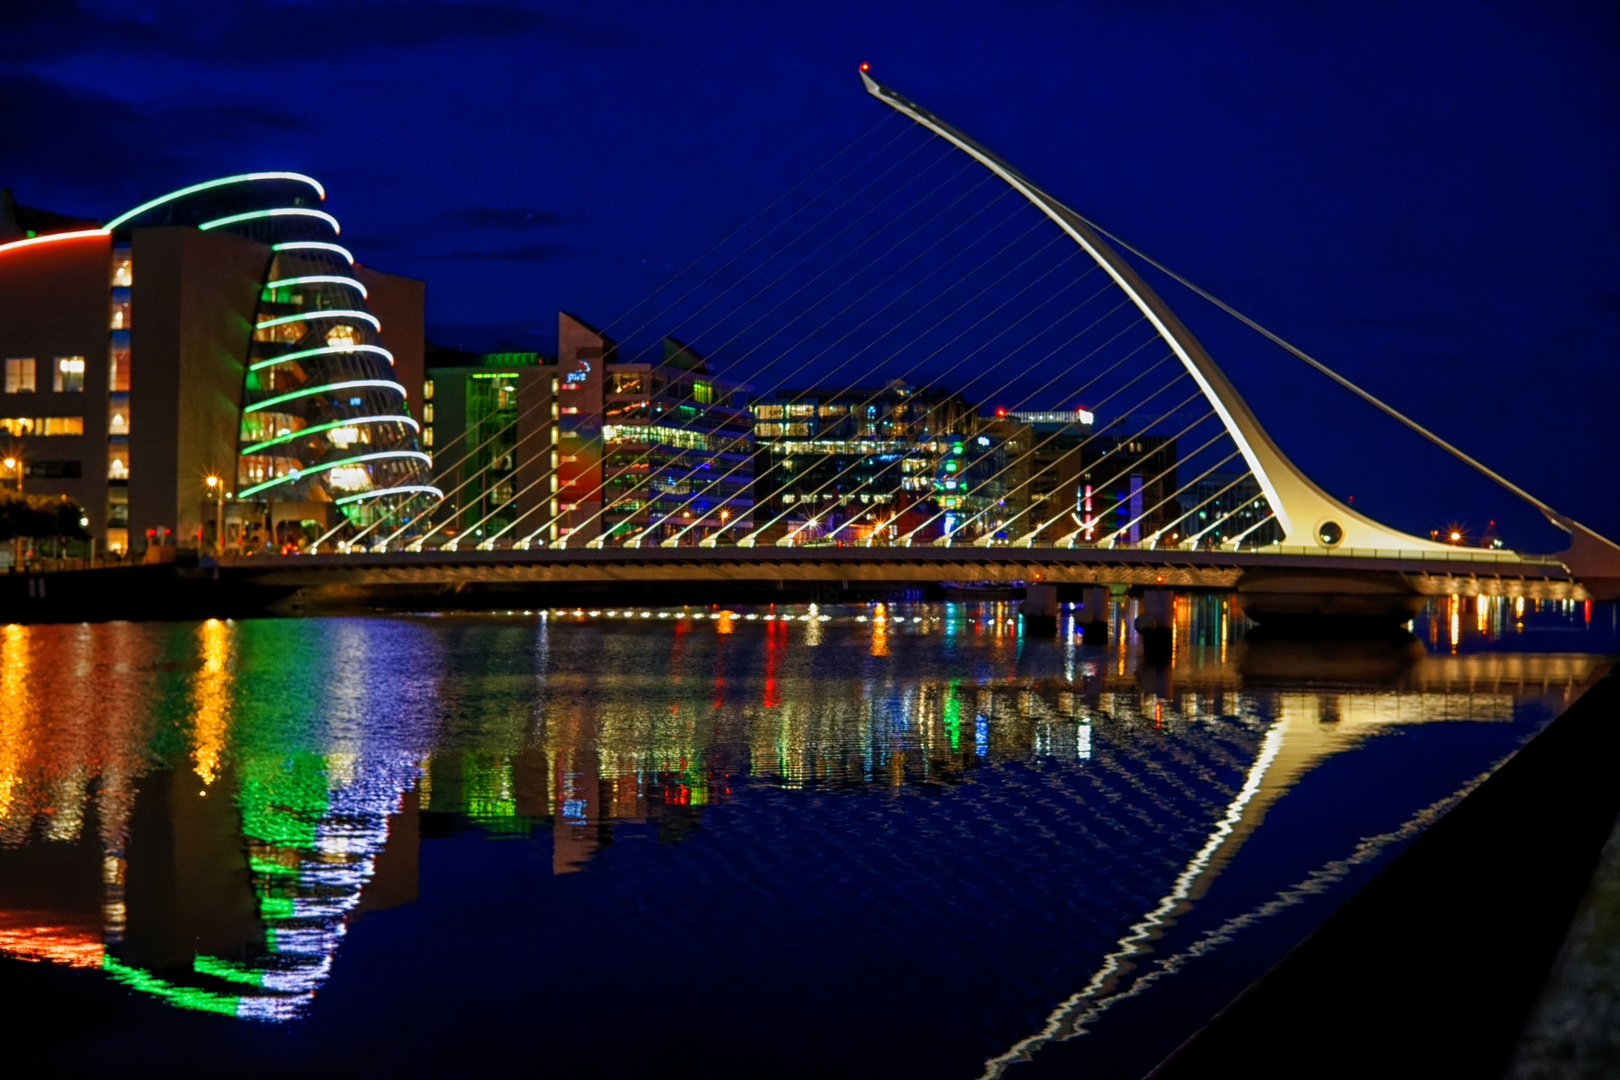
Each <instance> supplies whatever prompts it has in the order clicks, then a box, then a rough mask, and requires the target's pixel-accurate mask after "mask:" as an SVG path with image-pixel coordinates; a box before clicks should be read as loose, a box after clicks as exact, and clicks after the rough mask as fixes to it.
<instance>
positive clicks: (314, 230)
mask: <svg viewBox="0 0 1620 1080" xmlns="http://www.w3.org/2000/svg"><path fill="white" fill-rule="evenodd" d="M324 198H325V192H324V191H323V190H322V189H321V187H320V185H319V184H318V183H316V182H315V181H314V180H312V179H310V178H309V177H305V176H301V175H299V174H295V173H256V174H249V175H246V176H240V177H227V178H225V179H222V180H217V181H210V182H208V183H205V184H198V185H194V186H193V187H191V188H186V189H183V190H182V191H179V192H176V193H173V194H172V195H169V196H165V197H164V198H162V199H158V200H154V201H153V202H151V203H148V204H146V205H144V206H141V207H138V208H136V209H135V210H133V211H131V212H130V213H129V214H126V215H124V216H123V217H121V218H119V219H117V220H115V221H113V222H112V223H110V225H109V228H111V229H113V230H114V235H115V237H117V236H119V235H121V234H122V233H123V231H124V230H128V229H132V228H136V227H150V226H157V225H189V226H195V227H197V228H199V229H203V230H205V231H212V230H219V231H223V232H229V233H232V234H234V235H237V236H241V237H243V238H245V239H249V240H255V241H258V242H260V243H263V244H266V245H267V246H269V248H270V250H271V255H270V258H269V260H268V262H267V265H266V269H265V275H264V278H263V281H262V285H261V290H260V295H259V301H258V310H257V311H256V313H255V315H254V327H255V328H254V332H253V336H252V341H251V344H250V346H249V350H248V355H247V356H246V357H245V360H246V367H247V372H246V376H245V380H244V383H243V387H242V396H241V410H242V411H241V426H240V436H239V441H238V455H239V459H238V466H237V475H236V481H235V486H236V491H235V492H234V495H233V497H234V498H235V499H238V500H242V499H248V500H254V501H260V502H265V503H271V502H315V503H328V504H331V506H332V507H333V510H334V512H333V513H331V514H329V515H328V520H327V524H328V526H331V527H337V526H340V525H341V524H343V521H344V520H345V519H346V520H347V521H349V522H351V523H353V524H356V525H364V524H369V523H372V522H374V521H376V520H377V519H378V517H379V516H385V515H393V514H394V513H396V512H397V511H400V510H401V509H402V507H403V504H404V503H406V502H408V501H409V500H411V499H413V498H417V497H419V496H424V495H427V496H433V495H437V494H438V491H437V489H435V488H433V487H432V486H431V484H430V482H429V480H430V471H431V461H430V459H429V457H428V455H427V454H426V453H425V452H423V450H422V449H421V447H420V446H419V445H418V442H417V428H418V425H417V422H416V421H415V420H414V419H413V418H412V417H411V416H410V413H409V410H408V409H407V408H406V403H405V388H404V387H403V386H401V385H400V384H399V382H398V380H397V379H396V378H395V376H394V371H393V356H392V355H391V354H390V353H389V352H388V350H387V349H386V348H384V347H383V345H382V342H381V338H380V336H379V330H380V323H379V322H378V320H377V318H376V317H375V316H374V315H372V314H371V313H370V312H369V311H368V310H367V307H366V299H367V296H366V287H365V285H364V284H363V283H362V282H361V281H359V280H358V279H357V278H356V277H355V276H354V259H353V257H352V256H351V255H350V253H349V252H348V251H347V250H346V249H344V248H343V247H342V246H341V245H339V244H338V243H336V237H337V234H338V229H339V227H338V223H337V220H336V219H335V218H333V217H332V216H331V215H330V214H327V213H326V212H325V211H322V210H320V209H318V206H319V203H320V202H321V201H322V200H323V199H324ZM131 280H132V267H131V264H130V260H129V257H128V248H127V246H126V247H124V248H123V249H122V251H120V250H119V249H117V248H115V251H114V258H113V298H112V302H113V309H112V333H113V342H112V359H111V367H112V371H113V380H112V384H111V385H112V387H113V395H112V397H113V400H112V401H111V402H110V404H109V408H110V409H112V410H113V416H114V425H113V430H114V431H117V430H118V428H119V427H120V426H122V427H123V428H124V430H125V431H126V432H127V429H128V423H129V418H128V412H127V409H128V401H127V396H125V397H124V399H123V400H122V401H120V400H119V395H120V394H121V393H124V392H126V391H127V389H128V386H129V376H128V355H129V354H128V337H127V335H128V329H127V328H128V325H129V319H130V317H131V313H130V311H129V304H128V291H129V284H130V282H131ZM121 293H122V295H120V294H121ZM120 334H122V335H123V338H122V340H120V336H119V335H120ZM120 408H122V409H123V412H122V413H120V412H119V411H118V410H119V409H120ZM120 421H121V423H120ZM123 437H124V438H125V439H127V434H126V435H124V436H123ZM111 438H113V439H117V438H118V436H117V435H114V436H111ZM111 460H112V461H113V462H114V464H113V465H112V466H110V471H113V470H115V469H116V461H117V458H116V446H115V447H114V448H113V457H112V459H111ZM403 516H404V515H402V518H403Z"/></svg>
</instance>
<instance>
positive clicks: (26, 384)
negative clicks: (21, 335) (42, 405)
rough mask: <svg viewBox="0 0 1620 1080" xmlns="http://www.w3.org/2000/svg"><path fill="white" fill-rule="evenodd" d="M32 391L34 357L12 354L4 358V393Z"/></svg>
mask: <svg viewBox="0 0 1620 1080" xmlns="http://www.w3.org/2000/svg"><path fill="white" fill-rule="evenodd" d="M33 392H34V358H33V357H32V356H23V357H18V356H12V357H8V358H7V359H6V393H8V394H32V393H33Z"/></svg>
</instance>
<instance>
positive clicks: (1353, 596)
mask: <svg viewBox="0 0 1620 1080" xmlns="http://www.w3.org/2000/svg"><path fill="white" fill-rule="evenodd" d="M159 553H161V554H166V555H169V556H170V558H169V559H167V560H160V561H156V562H155V563H144V564H130V563H122V562H115V563H111V564H99V565H97V566H96V567H94V568H85V567H84V566H83V564H82V563H79V564H77V565H75V564H74V563H72V562H63V563H57V564H54V565H40V566H31V567H29V568H28V569H26V570H25V571H24V572H21V573H14V574H0V621H8V622H9V621H16V622H81V621H89V622H99V621H104V620H108V619H198V618H215V617H217V618H226V617H235V618H249V617H253V616H259V615H319V614H337V613H358V612H365V611H382V610H392V611H435V610H444V611H449V610H496V609H509V608H536V607H539V608H546V607H575V606H578V605H580V604H589V605H596V604H634V605H679V604H761V603H798V602H804V601H808V600H820V601H823V602H832V601H838V600H848V601H862V600H870V599H881V598H882V597H883V596H884V595H886V594H892V593H893V592H895V591H897V590H901V589H905V590H912V589H920V590H922V592H923V593H924V595H927V596H933V597H939V596H942V595H945V594H946V593H948V591H949V589H950V587H951V586H952V585H962V586H965V585H974V584H980V585H989V586H1000V587H1002V588H1007V589H1011V588H1017V587H1020V586H1023V585H1027V584H1034V583H1039V584H1050V585H1055V586H1057V587H1058V597H1057V598H1058V599H1059V600H1061V601H1076V600H1082V599H1084V597H1083V596H1082V594H1081V590H1082V589H1083V588H1084V587H1087V586H1111V587H1114V588H1115V589H1119V588H1127V589H1131V590H1133V591H1141V590H1151V589H1166V590H1180V591H1212V592H1216V591H1218V592H1228V591H1235V592H1236V594H1237V596H1238V598H1239V600H1240V602H1242V603H1243V605H1244V607H1245V610H1246V611H1249V612H1250V614H1251V615H1254V616H1256V617H1258V616H1259V615H1260V614H1261V613H1262V612H1263V611H1264V610H1266V607H1265V606H1264V605H1262V604H1261V602H1264V604H1268V605H1269V606H1270V608H1271V610H1273V611H1281V610H1284V608H1280V607H1278V606H1277V605H1278V602H1279V601H1278V597H1280V596H1291V597H1293V598H1294V599H1293V600H1292V601H1290V602H1291V603H1293V605H1294V607H1295V608H1297V607H1298V606H1299V604H1301V603H1303V604H1304V605H1305V606H1306V609H1307V610H1314V611H1321V612H1339V613H1345V614H1348V613H1354V612H1356V611H1361V612H1363V613H1365V612H1367V611H1369V610H1372V609H1377V610H1385V609H1387V610H1389V611H1391V612H1397V613H1398V612H1408V613H1409V612H1410V611H1413V610H1415V609H1416V607H1417V606H1420V605H1421V598H1422V597H1425V596H1447V595H1452V594H1458V595H1463V596H1506V597H1524V598H1525V599H1529V600H1586V599H1590V598H1591V594H1590V592H1589V591H1588V588H1587V587H1586V586H1584V585H1582V584H1581V582H1579V581H1578V580H1576V579H1575V578H1574V577H1573V576H1572V575H1571V574H1570V573H1569V571H1568V570H1566V569H1565V568H1564V566H1563V565H1562V564H1561V563H1559V562H1558V561H1557V560H1556V559H1552V558H1548V557H1545V556H1529V557H1526V558H1525V559H1519V558H1517V557H1512V556H1510V557H1509V558H1507V559H1502V558H1481V556H1482V555H1484V553H1483V552H1468V551H1466V550H1463V551H1459V552H1457V553H1456V555H1455V556H1451V555H1450V553H1449V552H1448V553H1445V555H1444V556H1442V557H1439V558H1436V557H1434V556H1430V555H1424V556H1419V557H1402V556H1399V555H1397V554H1395V553H1393V552H1384V553H1377V554H1369V555H1359V554H1342V555H1328V556H1324V555H1320V554H1306V553H1303V552H1301V553H1298V554H1292V553H1275V552H1272V553H1257V552H1241V553H1240V552H1232V551H1145V550H1141V549H1103V548H1072V549H1071V548H981V547H948V548H947V547H932V546H930V547H913V548H904V547H884V548H866V547H802V548H697V547H690V548H688V547H682V548H598V549H592V548H583V549H563V550H556V549H550V548H538V549H531V550H519V551H511V550H503V551H477V550H473V551H442V550H441V551H424V552H389V553H384V554H374V553H354V554H331V555H285V556H283V555H248V556H244V555H226V556H222V557H220V558H218V559H214V558H211V557H209V556H207V555H201V556H199V555H198V554H197V553H196V552H189V551H175V550H174V549H172V548H171V549H159ZM149 554H151V553H149ZM1447 556H1450V557H1447ZM941 586H944V587H945V592H942V591H941ZM1290 610H1292V609H1290ZM1403 620H1404V616H1403V619H1401V620H1397V621H1403Z"/></svg>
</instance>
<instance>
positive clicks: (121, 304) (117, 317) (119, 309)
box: [112, 297, 129, 330]
mask: <svg viewBox="0 0 1620 1080" xmlns="http://www.w3.org/2000/svg"><path fill="white" fill-rule="evenodd" d="M112 328H113V329H114V330H127V329H128V328H129V301H128V300H119V299H118V298H116V297H114V298H113V302H112Z"/></svg>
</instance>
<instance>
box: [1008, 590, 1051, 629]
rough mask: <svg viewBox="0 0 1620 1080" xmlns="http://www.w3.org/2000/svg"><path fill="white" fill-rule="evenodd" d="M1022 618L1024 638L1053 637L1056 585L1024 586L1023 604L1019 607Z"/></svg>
mask: <svg viewBox="0 0 1620 1080" xmlns="http://www.w3.org/2000/svg"><path fill="white" fill-rule="evenodd" d="M1018 610H1019V611H1020V612H1022V613H1023V616H1024V635H1025V636H1026V637H1055V636H1057V624H1058V599H1057V586H1056V585H1034V584H1030V585H1025V586H1024V602H1023V603H1022V604H1021V605H1019V609H1018Z"/></svg>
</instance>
